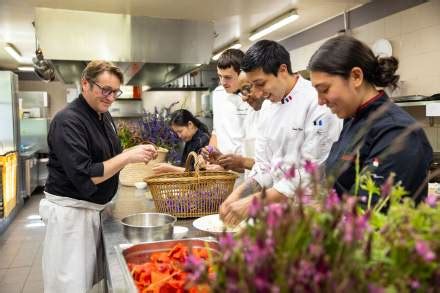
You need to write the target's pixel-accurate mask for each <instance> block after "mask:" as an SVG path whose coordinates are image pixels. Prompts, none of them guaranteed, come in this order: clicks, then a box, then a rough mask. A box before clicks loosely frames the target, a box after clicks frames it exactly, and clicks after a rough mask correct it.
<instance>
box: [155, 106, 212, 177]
mask: <svg viewBox="0 0 440 293" xmlns="http://www.w3.org/2000/svg"><path fill="white" fill-rule="evenodd" d="M170 124H171V128H172V129H173V131H174V132H175V133H176V134H177V136H178V137H179V138H180V139H181V140H183V141H184V142H185V148H184V149H183V153H182V159H181V160H180V162H181V163H180V166H174V165H171V164H168V163H159V164H156V165H155V166H154V167H153V172H154V173H155V174H162V173H167V172H183V171H184V170H185V168H184V166H185V162H186V158H187V157H188V154H189V153H190V152H196V153H198V152H199V151H200V149H202V148H203V147H205V146H207V145H208V143H209V139H210V138H211V135H210V134H209V130H208V127H206V125H205V124H203V123H202V122H201V121H200V120H199V119H197V118H196V117H194V115H193V114H192V113H191V112H190V111H188V110H185V109H180V110H177V111H175V112H173V113H172V114H171V121H170Z"/></svg>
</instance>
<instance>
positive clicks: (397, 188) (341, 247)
mask: <svg viewBox="0 0 440 293" xmlns="http://www.w3.org/2000/svg"><path fill="white" fill-rule="evenodd" d="M305 167H306V168H305V169H306V170H307V172H309V173H310V175H311V178H312V180H311V182H310V183H309V184H308V185H307V186H305V187H304V186H303V187H301V188H298V189H297V191H296V194H295V198H296V200H295V201H293V200H292V201H290V202H288V203H284V204H270V205H265V204H264V201H265V197H264V191H263V195H262V199H261V200H258V199H254V201H253V202H252V205H251V207H250V209H249V214H250V219H249V220H248V221H247V226H246V227H245V229H243V230H242V231H241V232H240V233H238V234H236V235H233V234H230V233H224V234H223V235H222V236H221V237H220V240H219V241H220V249H221V253H220V256H219V257H218V258H216V259H215V261H214V271H215V272H216V273H215V274H214V275H209V274H207V273H206V271H204V269H206V268H204V267H203V266H201V267H195V266H194V265H193V266H189V267H190V269H189V271H188V272H189V278H190V280H192V281H193V282H196V283H197V282H199V283H201V284H202V283H207V282H209V283H211V284H213V285H212V288H213V290H214V291H216V292H413V291H418V292H437V291H438V289H439V288H440V200H439V198H438V197H436V196H434V195H430V196H428V198H427V200H426V201H425V202H423V203H420V204H419V205H418V206H417V207H416V206H415V204H414V202H413V201H412V200H411V199H409V198H403V195H404V194H405V191H404V189H403V188H402V186H401V185H400V183H397V184H395V183H394V182H393V178H394V177H393V176H390V178H389V179H388V180H387V181H386V182H385V184H384V185H383V186H376V185H375V182H374V181H373V180H372V175H371V174H369V173H366V174H362V176H359V181H358V184H359V188H362V189H364V190H366V191H367V193H368V194H369V196H368V198H359V197H356V196H349V195H346V196H343V197H342V198H340V197H339V196H338V195H337V194H336V193H335V191H334V190H332V189H330V188H325V187H324V186H322V184H321V183H320V182H319V180H318V178H319V176H318V175H317V172H318V170H317V166H316V165H314V164H313V163H310V162H307V163H306V166H305ZM288 176H295V173H294V172H289V174H288ZM373 196H377V198H379V199H378V200H377V202H376V203H375V205H374V206H373V205H372V204H371V202H372V197H373ZM311 201H312V204H311ZM359 201H360V202H359ZM361 206H362V207H363V208H361ZM384 207H387V214H386V215H385V214H384V213H383V209H384ZM207 278H209V280H207ZM436 290H437V291H436Z"/></svg>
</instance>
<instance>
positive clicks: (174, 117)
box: [170, 109, 209, 134]
mask: <svg viewBox="0 0 440 293" xmlns="http://www.w3.org/2000/svg"><path fill="white" fill-rule="evenodd" d="M190 121H191V122H192V123H193V124H194V125H195V126H196V127H197V128H198V129H200V130H201V131H203V132H205V133H207V134H209V130H208V127H207V126H206V125H205V124H204V123H202V122H201V121H200V120H199V119H197V118H196V117H194V115H193V114H192V113H191V112H190V111H188V110H185V109H180V110H177V111H174V112H173V113H171V120H170V124H171V125H173V124H174V125H177V126H184V127H185V126H188V123H189V122H190Z"/></svg>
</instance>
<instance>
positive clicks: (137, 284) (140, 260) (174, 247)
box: [115, 237, 219, 293]
mask: <svg viewBox="0 0 440 293" xmlns="http://www.w3.org/2000/svg"><path fill="white" fill-rule="evenodd" d="M115 249H116V256H117V259H118V261H119V264H120V265H121V268H122V273H123V275H124V279H125V282H126V285H127V288H128V292H133V293H135V292H150V289H151V292H153V291H154V292H156V290H157V292H158V291H159V290H158V288H159V289H160V287H161V286H165V285H166V286H182V287H183V285H182V283H181V282H183V281H184V280H182V275H184V273H183V274H181V275H179V273H180V272H179V271H180V267H181V266H183V262H184V261H185V258H186V257H187V256H188V255H189V254H191V255H195V256H196V257H201V258H202V259H203V258H205V259H206V258H207V257H208V256H207V255H209V257H210V256H212V255H214V254H217V253H218V251H219V244H218V242H217V240H216V239H215V238H213V237H201V238H187V239H180V240H164V241H155V242H144V243H138V244H133V245H131V244H120V245H118V246H115ZM202 254H203V255H204V256H203V255H202ZM163 258H165V259H166V261H164V260H163ZM176 260H178V261H176ZM179 261H180V262H179ZM167 262H170V263H173V264H171V268H166V269H162V268H160V267H159V269H157V268H158V266H162V265H163V264H164V263H167ZM175 263H177V264H178V266H179V268H176V266H175ZM160 278H162V280H160ZM158 280H159V281H158ZM165 281H168V283H169V284H165V283H166V282H165ZM174 288H176V287H174ZM161 292H162V291H161Z"/></svg>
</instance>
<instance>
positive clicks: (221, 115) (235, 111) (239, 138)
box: [212, 86, 250, 154]
mask: <svg viewBox="0 0 440 293" xmlns="http://www.w3.org/2000/svg"><path fill="white" fill-rule="evenodd" d="M249 108H250V107H249V105H248V104H247V103H246V102H243V101H242V99H241V98H240V96H238V95H234V94H228V93H227V92H226V91H225V89H224V88H223V87H222V86H218V87H217V88H216V89H215V90H214V91H213V93H212V110H213V114H214V118H213V132H212V133H213V134H215V135H216V136H217V147H218V149H219V150H220V152H222V153H223V154H243V139H244V127H243V123H244V119H245V118H246V115H247V113H248V111H249Z"/></svg>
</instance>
